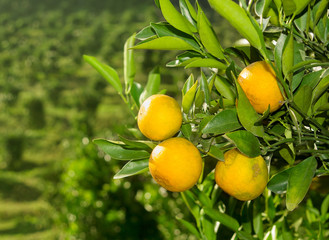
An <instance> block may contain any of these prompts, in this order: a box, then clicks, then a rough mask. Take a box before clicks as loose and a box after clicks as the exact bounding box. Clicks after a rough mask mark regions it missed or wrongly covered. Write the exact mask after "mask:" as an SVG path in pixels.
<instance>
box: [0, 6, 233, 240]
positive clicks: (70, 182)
mask: <svg viewBox="0 0 329 240" xmlns="http://www.w3.org/2000/svg"><path fill="white" fill-rule="evenodd" d="M177 2H178V1H176V2H175V1H173V3H177ZM199 2H200V4H201V5H202V6H203V9H204V10H206V12H207V13H208V17H209V18H210V19H211V21H212V23H213V24H214V27H215V31H216V32H217V34H218V36H219V38H220V41H221V44H222V45H223V46H224V47H225V46H229V45H230V44H231V43H232V42H233V41H234V40H236V39H238V35H237V33H236V32H235V31H234V30H232V29H231V28H230V26H229V25H228V24H227V23H226V22H225V21H224V20H223V19H220V18H219V16H218V15H215V14H214V13H213V12H210V11H207V10H209V6H208V5H207V3H206V1H199ZM161 20H163V18H162V16H161V13H160V11H159V10H158V9H157V8H156V5H155V4H154V1H153V0H121V1H117V0H93V1H92V0H42V1H41V0H0V69H1V70H0V239H4V240H23V239H24V240H30V239H33V240H36V239H47V240H48V239H49V240H51V239H88V240H93V239H97V240H98V239H194V238H193V236H189V235H188V234H187V232H188V231H186V229H184V227H183V226H182V225H180V223H179V222H178V221H177V220H176V217H183V216H184V218H185V219H189V218H191V216H190V215H189V214H188V212H187V209H186V207H185V206H184V203H183V202H182V200H181V199H180V198H178V196H179V195H178V194H172V193H170V192H167V191H165V190H164V189H162V188H159V186H158V185H156V184H155V183H154V182H153V181H152V180H151V177H150V175H149V174H148V173H145V174H143V175H139V176H135V177H130V178H127V179H122V180H113V175H114V174H115V173H116V172H117V171H118V170H119V169H120V167H121V166H122V163H121V162H117V161H113V160H111V159H110V158H109V157H108V156H104V154H103V153H102V152H100V151H98V149H97V148H96V146H95V145H94V144H93V143H92V139H94V138H99V137H100V138H109V139H116V138H117V136H118V135H119V134H121V135H125V134H127V131H126V129H127V128H130V127H136V123H135V119H133V118H131V116H130V115H129V111H128V109H127V107H126V106H125V105H124V104H123V103H122V102H121V99H120V98H119V97H118V96H117V95H116V93H115V91H114V90H113V89H112V88H111V86H109V85H108V84H107V82H106V81H105V80H104V79H102V77H101V76H100V75H98V74H97V72H96V71H95V70H94V69H92V68H91V67H90V66H89V65H88V64H87V63H85V62H84V61H83V58H82V56H83V54H87V55H92V56H95V57H97V58H98V59H99V60H101V61H102V62H104V63H107V64H109V65H111V66H112V67H114V68H115V69H116V70H117V71H118V72H119V74H120V75H121V76H122V61H123V55H122V50H123V45H124V42H125V40H126V39H127V38H128V37H129V36H130V35H131V34H133V33H134V32H137V31H139V30H141V29H142V28H143V27H145V26H147V25H148V24H149V23H150V22H158V21H161ZM176 54H177V52H152V51H137V52H136V56H135V57H136V62H137V74H136V81H137V82H139V83H141V84H144V83H145V82H146V80H147V75H148V73H149V72H150V71H151V70H152V69H153V68H154V67H156V66H159V67H160V69H161V73H162V84H161V88H162V89H167V93H168V94H169V95H171V96H174V97H176V98H177V99H180V97H181V96H180V92H179V89H180V88H181V86H182V85H183V83H184V80H185V79H186V78H187V76H188V74H189V72H188V71H184V70H182V69H178V70H177V69H166V68H165V63H166V62H169V60H172V59H173V58H174V57H175V55H176Z"/></svg>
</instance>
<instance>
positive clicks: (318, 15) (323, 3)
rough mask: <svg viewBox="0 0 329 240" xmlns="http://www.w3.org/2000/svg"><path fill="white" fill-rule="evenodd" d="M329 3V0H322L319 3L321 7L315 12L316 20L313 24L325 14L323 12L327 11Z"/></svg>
mask: <svg viewBox="0 0 329 240" xmlns="http://www.w3.org/2000/svg"><path fill="white" fill-rule="evenodd" d="M328 3H329V0H321V1H320V3H319V7H318V9H317V11H316V13H315V17H314V21H313V25H314V26H315V25H316V24H317V23H318V22H319V20H320V18H321V16H323V14H324V13H325V11H326V10H327V9H328Z"/></svg>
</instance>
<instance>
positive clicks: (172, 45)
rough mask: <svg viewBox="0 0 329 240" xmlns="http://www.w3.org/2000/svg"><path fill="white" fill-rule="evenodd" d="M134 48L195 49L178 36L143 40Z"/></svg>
mask: <svg viewBox="0 0 329 240" xmlns="http://www.w3.org/2000/svg"><path fill="white" fill-rule="evenodd" d="M133 49H153V50H194V48H193V46H191V45H190V44H188V43H187V42H185V41H184V40H182V39H180V38H177V37H171V36H166V37H160V38H155V39H152V40H150V41H143V42H140V43H139V44H137V45H135V46H134V47H133Z"/></svg>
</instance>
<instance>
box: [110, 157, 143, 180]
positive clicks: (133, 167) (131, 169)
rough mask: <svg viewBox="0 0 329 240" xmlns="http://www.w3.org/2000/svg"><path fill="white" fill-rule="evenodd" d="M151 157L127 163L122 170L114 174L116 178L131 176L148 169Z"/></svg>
mask: <svg viewBox="0 0 329 240" xmlns="http://www.w3.org/2000/svg"><path fill="white" fill-rule="evenodd" d="M148 166H149V159H142V160H135V161H132V160H131V161H129V162H128V163H126V164H125V165H124V166H123V167H122V168H121V170H120V171H119V172H118V173H117V174H115V175H114V177H113V178H114V179H120V178H125V177H130V176H133V175H137V174H141V173H143V172H145V171H147V170H148Z"/></svg>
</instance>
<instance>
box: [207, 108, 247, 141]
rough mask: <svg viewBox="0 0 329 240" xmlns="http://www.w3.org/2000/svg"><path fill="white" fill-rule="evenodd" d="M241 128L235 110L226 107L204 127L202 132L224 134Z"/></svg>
mask: <svg viewBox="0 0 329 240" xmlns="http://www.w3.org/2000/svg"><path fill="white" fill-rule="evenodd" d="M239 128H241V124H240V123H239V120H238V117H237V113H236V111H235V110H232V109H226V110H223V111H221V112H220V113H218V114H217V115H216V116H215V117H214V118H213V119H212V120H210V121H209V122H208V124H207V125H206V126H205V127H204V128H203V130H202V133H212V134H216V135H218V134H223V133H227V132H230V131H233V130H236V129H239Z"/></svg>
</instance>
